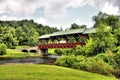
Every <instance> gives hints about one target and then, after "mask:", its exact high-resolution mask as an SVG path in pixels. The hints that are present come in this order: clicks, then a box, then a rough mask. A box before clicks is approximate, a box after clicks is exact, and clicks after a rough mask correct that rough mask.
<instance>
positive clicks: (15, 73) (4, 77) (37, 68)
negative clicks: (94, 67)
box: [0, 64, 117, 80]
mask: <svg viewBox="0 0 120 80" xmlns="http://www.w3.org/2000/svg"><path fill="white" fill-rule="evenodd" d="M0 80H117V79H116V78H114V77H107V76H103V75H99V74H95V73H89V72H85V71H81V70H75V69H70V68H65V67H60V66H54V65H43V64H7V65H0Z"/></svg>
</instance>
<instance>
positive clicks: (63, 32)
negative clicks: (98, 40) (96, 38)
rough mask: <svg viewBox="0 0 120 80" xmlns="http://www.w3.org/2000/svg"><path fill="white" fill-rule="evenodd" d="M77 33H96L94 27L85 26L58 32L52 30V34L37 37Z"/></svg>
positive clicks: (43, 37)
mask: <svg viewBox="0 0 120 80" xmlns="http://www.w3.org/2000/svg"><path fill="white" fill-rule="evenodd" d="M77 33H82V34H89V33H96V29H95V28H87V29H86V28H82V29H73V30H67V31H59V32H54V33H52V34H46V35H42V36H40V37H39V39H45V38H50V37H52V36H61V35H68V34H77Z"/></svg>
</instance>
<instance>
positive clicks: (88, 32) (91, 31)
mask: <svg viewBox="0 0 120 80" xmlns="http://www.w3.org/2000/svg"><path fill="white" fill-rule="evenodd" d="M90 33H96V29H95V28H88V29H86V30H85V31H84V32H83V34H90Z"/></svg>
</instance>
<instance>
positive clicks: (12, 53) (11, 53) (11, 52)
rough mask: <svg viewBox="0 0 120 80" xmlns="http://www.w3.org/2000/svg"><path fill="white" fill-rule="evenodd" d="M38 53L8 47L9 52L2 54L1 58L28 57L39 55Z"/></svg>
mask: <svg viewBox="0 0 120 80" xmlns="http://www.w3.org/2000/svg"><path fill="white" fill-rule="evenodd" d="M37 56H39V55H38V54H37V53H25V52H20V51H17V50H14V49H7V54H6V55H3V56H0V58H26V57H37Z"/></svg>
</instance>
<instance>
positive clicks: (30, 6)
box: [0, 0, 120, 29]
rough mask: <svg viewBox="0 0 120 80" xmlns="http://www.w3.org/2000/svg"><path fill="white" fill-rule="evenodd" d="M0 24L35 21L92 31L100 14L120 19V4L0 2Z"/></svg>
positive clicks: (96, 0)
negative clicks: (94, 18)
mask: <svg viewBox="0 0 120 80" xmlns="http://www.w3.org/2000/svg"><path fill="white" fill-rule="evenodd" d="M0 6H1V7H0V20H8V21H9V20H22V19H33V20H34V21H35V22H37V23H41V24H43V25H48V26H51V27H57V28H60V27H62V28H63V29H66V28H69V27H70V25H71V24H72V23H77V24H79V25H87V27H92V26H93V24H94V22H92V17H93V16H94V15H97V14H98V13H99V12H100V11H102V12H105V13H108V14H114V15H119V14H120V0H0Z"/></svg>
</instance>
